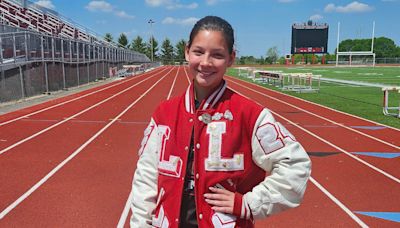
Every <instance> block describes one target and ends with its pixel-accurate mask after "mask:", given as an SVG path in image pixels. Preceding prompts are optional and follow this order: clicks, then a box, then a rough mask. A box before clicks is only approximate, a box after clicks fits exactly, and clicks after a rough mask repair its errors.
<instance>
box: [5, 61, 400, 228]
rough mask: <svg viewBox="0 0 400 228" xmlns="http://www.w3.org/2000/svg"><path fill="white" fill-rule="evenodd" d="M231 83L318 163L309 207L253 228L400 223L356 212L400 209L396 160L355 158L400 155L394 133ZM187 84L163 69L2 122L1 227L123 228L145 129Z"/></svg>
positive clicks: (173, 70)
mask: <svg viewBox="0 0 400 228" xmlns="http://www.w3.org/2000/svg"><path fill="white" fill-rule="evenodd" d="M226 80H227V82H228V86H229V87H230V88H232V89H233V90H235V91H237V92H238V93H241V94H243V95H244V96H247V97H250V98H251V99H253V100H254V101H256V102H258V103H260V104H261V105H264V106H265V107H267V108H269V109H270V110H271V111H272V112H273V114H274V116H275V117H276V119H277V120H278V121H280V122H281V123H282V124H283V125H285V126H286V127H287V128H288V129H289V130H290V131H291V132H292V133H293V134H294V135H295V136H296V138H297V140H299V141H300V142H301V143H302V144H303V146H304V147H305V149H306V150H307V152H308V153H309V154H310V156H311V159H312V163H313V169H312V178H311V181H310V183H309V185H308V189H307V191H306V194H305V198H304V202H303V204H302V205H301V206H300V207H298V208H296V209H292V210H289V211H287V212H284V213H281V214H280V215H277V216H271V217H269V218H266V219H264V220H261V221H257V222H256V226H257V227H267V226H268V227H289V226H290V227H326V226H335V227H359V226H371V227H394V226H399V225H400V224H399V223H398V222H394V221H389V220H385V219H378V218H375V217H368V216H365V215H361V214H359V213H357V212H359V211H362V212H400V188H399V185H400V180H399V178H400V170H399V169H398V167H399V158H398V157H397V158H393V159H382V158H376V157H370V156H362V155H356V154H354V153H353V152H400V140H399V139H400V131H399V130H398V129H393V128H389V127H385V126H381V125H379V124H377V123H373V122H370V121H366V120H363V119H360V118H357V117H354V116H350V115H347V114H344V113H340V112H337V111H335V110H332V109H328V108H325V107H322V106H319V105H315V104H312V103H309V102H306V101H303V100H300V99H297V98H294V97H290V96H287V95H284V94H282V93H279V92H276V91H271V90H268V89H265V88H262V87H259V86H257V85H253V84H250V83H247V82H243V81H240V80H238V79H235V78H231V77H226ZM189 83H190V79H189V78H188V76H187V73H186V71H185V69H184V68H183V67H171V66H166V67H160V68H158V69H155V70H153V71H151V72H148V73H145V74H142V75H140V76H135V77H129V78H126V79H124V80H121V81H115V82H112V83H109V84H107V85H103V86H100V87H97V88H93V89H90V90H87V91H83V92H80V93H76V94H74V95H71V96H66V97H63V98H60V99H56V100H53V101H50V102H46V103H43V104H40V105H36V106H32V107H29V108H25V109H21V110H18V111H15V112H12V113H8V114H5V115H2V116H0V167H1V172H0V183H1V188H0V227H22V226H24V227H26V226H28V227H80V226H85V227H87V226H89V227H91V226H93V227H99V226H100V227H115V226H119V227H123V226H125V227H127V226H128V219H129V216H130V212H129V207H128V206H129V205H127V202H128V197H129V194H130V190H131V181H132V176H133V172H134V170H135V168H136V167H135V165H136V161H137V159H138V157H137V151H138V147H139V144H140V141H141V138H142V135H143V130H144V128H145V127H146V125H147V122H148V121H149V119H150V116H151V113H152V112H153V110H154V109H155V107H156V106H157V104H158V103H159V102H160V101H161V100H165V99H168V98H170V97H173V96H177V95H179V94H181V93H183V92H184V90H185V89H186V88H187V86H188V85H189ZM373 127H375V128H373ZM371 129H374V130H371Z"/></svg>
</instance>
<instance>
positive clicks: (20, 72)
mask: <svg viewBox="0 0 400 228" xmlns="http://www.w3.org/2000/svg"><path fill="white" fill-rule="evenodd" d="M18 68H19V78H20V81H21V95H22V98H25V89H24V87H25V84H24V75H23V73H22V67H21V66H18Z"/></svg>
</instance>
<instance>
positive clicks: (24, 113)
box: [0, 67, 165, 126]
mask: <svg viewBox="0 0 400 228" xmlns="http://www.w3.org/2000/svg"><path fill="white" fill-rule="evenodd" d="M163 70H165V67H160V68H158V69H154V70H152V72H157V71H163ZM149 73H150V72H145V73H143V74H140V75H136V76H134V77H129V78H127V79H126V80H122V81H111V82H109V83H107V84H104V85H100V86H96V87H93V88H89V89H87V90H84V91H81V92H78V93H75V94H71V95H67V96H63V97H60V98H56V99H53V100H50V101H47V102H43V103H41V104H36V105H32V106H30V107H26V108H23V109H20V110H16V111H13V112H9V113H6V114H2V115H0V126H4V125H7V124H10V123H13V122H15V121H18V120H20V119H24V118H29V117H30V116H32V115H36V114H38V113H42V112H45V111H48V110H51V109H53V108H56V107H59V106H62V105H65V104H67V103H70V102H73V101H76V100H79V99H82V98H85V97H87V96H90V95H93V94H95V93H98V92H102V91H104V90H107V89H110V88H112V87H115V86H119V85H123V84H125V83H128V82H130V81H132V80H135V79H137V78H142V77H146V76H147V75H148V74H149ZM150 74H151V73H150Z"/></svg>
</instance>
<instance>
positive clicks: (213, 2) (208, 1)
mask: <svg viewBox="0 0 400 228" xmlns="http://www.w3.org/2000/svg"><path fill="white" fill-rule="evenodd" d="M229 1H231V0H206V4H207V5H210V6H212V5H216V4H217V3H220V2H229Z"/></svg>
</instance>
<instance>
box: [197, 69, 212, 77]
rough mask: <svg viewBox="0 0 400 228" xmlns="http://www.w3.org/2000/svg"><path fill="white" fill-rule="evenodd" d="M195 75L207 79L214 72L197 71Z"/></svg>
mask: <svg viewBox="0 0 400 228" xmlns="http://www.w3.org/2000/svg"><path fill="white" fill-rule="evenodd" d="M197 73H199V74H200V75H201V76H203V77H209V76H211V75H213V74H214V73H215V72H214V71H200V70H198V71H197Z"/></svg>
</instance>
